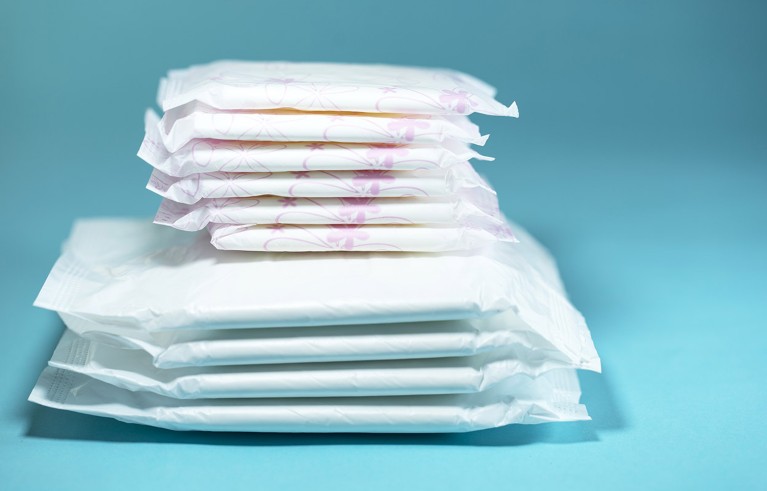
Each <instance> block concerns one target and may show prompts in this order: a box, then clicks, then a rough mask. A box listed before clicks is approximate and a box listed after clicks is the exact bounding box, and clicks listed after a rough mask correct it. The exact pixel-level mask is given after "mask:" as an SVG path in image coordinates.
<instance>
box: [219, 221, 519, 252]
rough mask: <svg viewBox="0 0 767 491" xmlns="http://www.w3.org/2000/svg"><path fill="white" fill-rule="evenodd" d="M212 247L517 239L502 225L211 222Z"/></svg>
mask: <svg viewBox="0 0 767 491" xmlns="http://www.w3.org/2000/svg"><path fill="white" fill-rule="evenodd" d="M208 231H209V232H210V237H211V239H210V242H211V244H213V245H214V246H215V247H216V248H217V249H221V250H231V251H253V252H329V251H343V252H431V253H436V252H455V251H467V250H474V249H481V248H483V247H490V246H492V245H493V244H495V243H498V242H515V241H516V239H515V237H514V235H513V234H512V233H511V230H510V229H509V227H508V226H506V225H504V224H500V225H495V224H492V223H487V222H485V223H481V224H479V226H467V225H466V224H464V223H452V224H445V225H440V224H429V225H357V224H335V225H297V224H273V225H228V224H210V225H209V226H208Z"/></svg>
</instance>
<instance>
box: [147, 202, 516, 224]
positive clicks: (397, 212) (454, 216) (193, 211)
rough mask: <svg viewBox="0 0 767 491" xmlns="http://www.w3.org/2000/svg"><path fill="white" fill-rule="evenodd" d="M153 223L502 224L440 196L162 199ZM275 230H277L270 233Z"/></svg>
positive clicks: (473, 207) (477, 208)
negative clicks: (184, 200)
mask: <svg viewBox="0 0 767 491" xmlns="http://www.w3.org/2000/svg"><path fill="white" fill-rule="evenodd" d="M154 223H157V224H160V225H169V226H172V227H174V228H177V229H179V230H189V231H194V230H201V229H203V228H205V227H206V226H207V225H208V224H209V223H224V224H229V225H251V224H262V225H269V224H301V225H326V224H336V225H344V224H345V225H363V224H370V225H392V224H398V225H409V224H473V225H475V226H478V225H480V224H485V223H487V224H490V226H493V225H494V226H496V227H501V226H503V220H502V219H501V218H499V217H495V216H493V215H491V214H490V212H489V211H485V210H483V209H482V208H481V207H480V206H478V205H477V204H475V203H473V202H471V201H470V200H468V199H464V198H463V197H460V196H447V197H437V198H414V197H403V198H360V197H353V198H294V197H277V196H260V197H257V198H219V199H204V200H201V201H199V202H198V203H195V204H193V205H184V204H181V203H177V202H175V201H171V200H167V199H166V200H164V201H163V202H162V204H161V205H160V209H159V210H158V212H157V216H156V217H155V220H154ZM271 230H272V231H274V228H272V229H271Z"/></svg>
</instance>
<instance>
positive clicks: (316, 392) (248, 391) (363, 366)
mask: <svg viewBox="0 0 767 491" xmlns="http://www.w3.org/2000/svg"><path fill="white" fill-rule="evenodd" d="M49 365H50V366H52V367H55V368H64V369H66V370H70V371H73V372H78V373H82V374H84V375H88V376H90V377H93V378H95V379H98V380H101V381H104V382H107V383H109V384H111V385H115V386H117V387H121V388H123V389H128V390H133V391H139V390H140V391H149V392H155V393H157V394H160V395H164V396H168V397H173V398H176V399H208V398H210V399H216V398H251V397H253V398H255V397H257V398H262V397H351V396H394V395H423V394H460V393H470V392H480V391H483V390H487V389H489V388H490V387H493V386H495V385H496V384H498V383H500V382H501V381H503V380H505V379H507V378H510V377H513V376H519V375H526V376H537V375H540V374H541V373H544V372H546V371H548V370H551V369H552V368H556V367H557V366H558V364H557V363H556V362H554V363H552V362H549V360H547V359H546V358H545V357H542V356H541V354H540V353H536V352H535V351H533V350H528V349H524V348H521V347H519V346H516V347H513V348H506V349H504V350H499V351H494V352H488V353H483V354H482V355H477V356H465V357H459V358H431V359H409V360H383V361H353V362H341V363H291V364H280V365H258V366H253V365H246V366H226V367H204V368H199V367H191V368H171V369H163V368H157V367H155V366H154V365H152V360H151V358H150V357H149V356H147V355H146V354H145V353H143V352H141V351H137V350H124V349H119V348H112V347H110V346H107V345H103V344H100V343H97V342H93V341H89V340H86V339H84V338H81V337H79V336H77V335H76V334H74V333H73V332H72V331H68V330H67V331H66V332H65V333H64V335H63V336H62V338H61V341H60V342H59V344H58V346H57V347H56V350H55V352H54V354H53V357H52V359H51V361H50V362H49ZM559 367H561V365H559Z"/></svg>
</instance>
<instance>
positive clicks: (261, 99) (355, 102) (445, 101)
mask: <svg viewBox="0 0 767 491" xmlns="http://www.w3.org/2000/svg"><path fill="white" fill-rule="evenodd" d="M495 93H496V90H495V88H493V87H492V86H490V85H488V84H487V83H485V82H482V81H481V80H479V79H477V78H475V77H472V76H471V75H467V74H465V73H461V72H458V71H455V70H447V69H440V68H420V67H407V66H392V65H375V64H365V65H363V64H344V63H295V62H293V63H291V62H244V61H218V62H215V63H210V64H207V65H198V66H193V67H190V68H187V69H184V70H172V71H170V72H169V73H168V76H167V77H166V78H164V79H162V80H161V82H160V89H159V91H158V94H157V102H158V104H159V105H160V107H162V108H163V110H165V111H169V110H171V109H173V108H176V107H178V106H182V105H184V104H188V103H190V102H193V101H199V102H202V103H205V104H207V105H209V106H212V107H216V108H219V109H256V110H264V109H267V110H268V109H278V108H291V109H298V110H302V111H356V112H367V113H401V114H443V115H445V114H447V115H452V114H470V113H474V112H477V113H482V114H489V115H493V116H511V117H518V116H519V112H518V110H517V106H516V103H512V104H511V105H510V106H508V107H507V106H504V105H503V104H501V103H500V102H498V101H496V100H495V99H494V96H495Z"/></svg>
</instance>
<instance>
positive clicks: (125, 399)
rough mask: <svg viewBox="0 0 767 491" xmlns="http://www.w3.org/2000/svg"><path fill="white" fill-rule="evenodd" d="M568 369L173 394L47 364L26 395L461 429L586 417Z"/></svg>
mask: <svg viewBox="0 0 767 491" xmlns="http://www.w3.org/2000/svg"><path fill="white" fill-rule="evenodd" d="M579 398H580V387H579V386H578V379H577V378H576V376H575V373H574V372H573V371H570V370H552V371H549V372H547V373H545V374H543V375H541V376H539V377H536V378H534V379H531V378H528V377H524V376H520V377H512V378H511V379H509V380H507V381H505V382H503V383H501V384H498V385H497V386H496V387H494V388H492V389H490V390H487V391H484V392H479V393H475V394H450V395H427V396H385V397H346V398H344V397H332V398H323V397H319V398H289V399H196V400H186V401H183V402H182V401H179V400H178V399H173V398H169V397H165V396H161V395H158V394H155V393H152V392H144V391H142V392H132V391H129V390H125V389H121V388H118V387H114V386H112V385H110V384H107V383H105V382H101V381H99V380H96V379H93V378H91V377H88V376H86V375H82V374H78V373H74V372H70V371H68V370H63V369H58V368H52V367H49V368H46V369H45V370H44V371H43V373H42V375H41V376H40V379H39V380H38V381H37V385H35V388H34V389H33V391H32V394H31V395H30V396H29V400H30V401H32V402H35V403H37V404H42V405H44V406H49V407H53V408H57V409H65V410H69V411H76V412H80V413H85V414H92V415H96V416H107V417H112V418H115V419H118V420H121V421H126V422H130V423H141V424H146V425H151V426H159V427H163V428H169V429H174V430H205V431H258V432H317V433H319V432H368V433H372V432H385V433H394V432H399V433H405V432H410V433H427V432H445V433H450V432H465V431H473V430H481V429H486V428H494V427H498V426H503V425H507V424H512V423H527V424H532V423H546V422H553V421H580V420H587V419H589V417H588V414H587V413H586V408H585V407H584V406H582V405H581V404H579V403H578V400H579Z"/></svg>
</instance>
